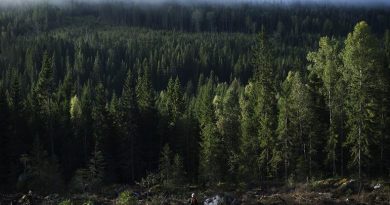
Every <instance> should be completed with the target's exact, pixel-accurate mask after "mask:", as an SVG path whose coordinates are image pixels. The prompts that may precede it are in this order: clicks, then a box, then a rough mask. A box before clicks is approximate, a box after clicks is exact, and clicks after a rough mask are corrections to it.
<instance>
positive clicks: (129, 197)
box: [116, 191, 137, 205]
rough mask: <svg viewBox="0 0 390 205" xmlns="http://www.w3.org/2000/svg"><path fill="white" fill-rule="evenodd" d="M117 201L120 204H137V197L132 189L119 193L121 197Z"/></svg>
mask: <svg viewBox="0 0 390 205" xmlns="http://www.w3.org/2000/svg"><path fill="white" fill-rule="evenodd" d="M116 202H117V204H118V205H136V204H137V199H136V198H135V197H134V196H133V194H132V193H131V192H130V191H124V192H122V193H120V194H119V197H118V199H117V200H116Z"/></svg>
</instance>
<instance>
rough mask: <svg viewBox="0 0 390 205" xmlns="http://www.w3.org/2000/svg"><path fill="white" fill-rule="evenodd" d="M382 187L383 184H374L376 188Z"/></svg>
mask: <svg viewBox="0 0 390 205" xmlns="http://www.w3.org/2000/svg"><path fill="white" fill-rule="evenodd" d="M381 187H382V185H381V184H376V185H375V186H374V190H377V189H380V188H381Z"/></svg>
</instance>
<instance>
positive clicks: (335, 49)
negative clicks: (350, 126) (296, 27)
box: [307, 37, 344, 176]
mask: <svg viewBox="0 0 390 205" xmlns="http://www.w3.org/2000/svg"><path fill="white" fill-rule="evenodd" d="M339 53H340V46H339V45H338V42H337V41H336V40H335V39H330V38H328V37H323V38H321V39H320V42H319V49H318V51H316V52H311V53H309V54H308V56H307V58H308V60H309V62H310V63H311V64H310V65H309V68H308V69H309V71H310V75H313V76H316V78H319V79H320V81H321V84H322V86H321V88H320V91H319V92H320V93H321V94H322V95H323V96H324V97H325V98H326V104H327V107H328V111H329V120H328V123H329V129H328V139H327V149H326V152H327V160H328V162H331V163H330V164H331V166H332V174H333V176H335V175H336V160H337V158H338V156H337V147H339V144H340V143H343V142H340V138H341V137H343V136H340V135H341V134H342V133H343V132H342V131H340V130H342V129H343V124H344V122H343V120H342V119H343V114H344V113H343V108H344V106H343V95H344V94H343V85H344V84H343V81H342V77H341V75H342V73H341V72H342V62H341V59H340V57H339Z"/></svg>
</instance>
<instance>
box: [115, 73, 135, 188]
mask: <svg viewBox="0 0 390 205" xmlns="http://www.w3.org/2000/svg"><path fill="white" fill-rule="evenodd" d="M119 106H120V108H119V115H120V117H119V120H120V121H119V122H118V124H119V126H120V130H121V139H120V142H121V143H120V147H121V149H120V153H121V160H120V161H121V168H122V170H123V171H122V175H123V176H124V178H125V179H126V181H129V182H133V181H134V180H135V177H136V176H135V175H136V163H137V160H136V155H137V151H136V148H137V137H138V125H137V121H138V108H137V101H136V93H135V82H134V77H133V75H132V73H131V70H129V71H128V73H127V77H126V80H125V83H124V85H123V90H122V97H121V99H120V105H119Z"/></svg>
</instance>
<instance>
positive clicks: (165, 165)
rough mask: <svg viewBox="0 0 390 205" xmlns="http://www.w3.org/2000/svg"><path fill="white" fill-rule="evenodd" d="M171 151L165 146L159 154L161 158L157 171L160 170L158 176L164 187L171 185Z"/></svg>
mask: <svg viewBox="0 0 390 205" xmlns="http://www.w3.org/2000/svg"><path fill="white" fill-rule="evenodd" d="M171 158H172V151H171V149H170V148H169V145H168V144H166V145H164V148H163V150H162V152H161V157H160V165H159V170H160V176H161V180H162V182H163V184H164V185H165V186H170V185H172V181H171V180H172V177H173V176H172V174H173V173H172V162H171Z"/></svg>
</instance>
